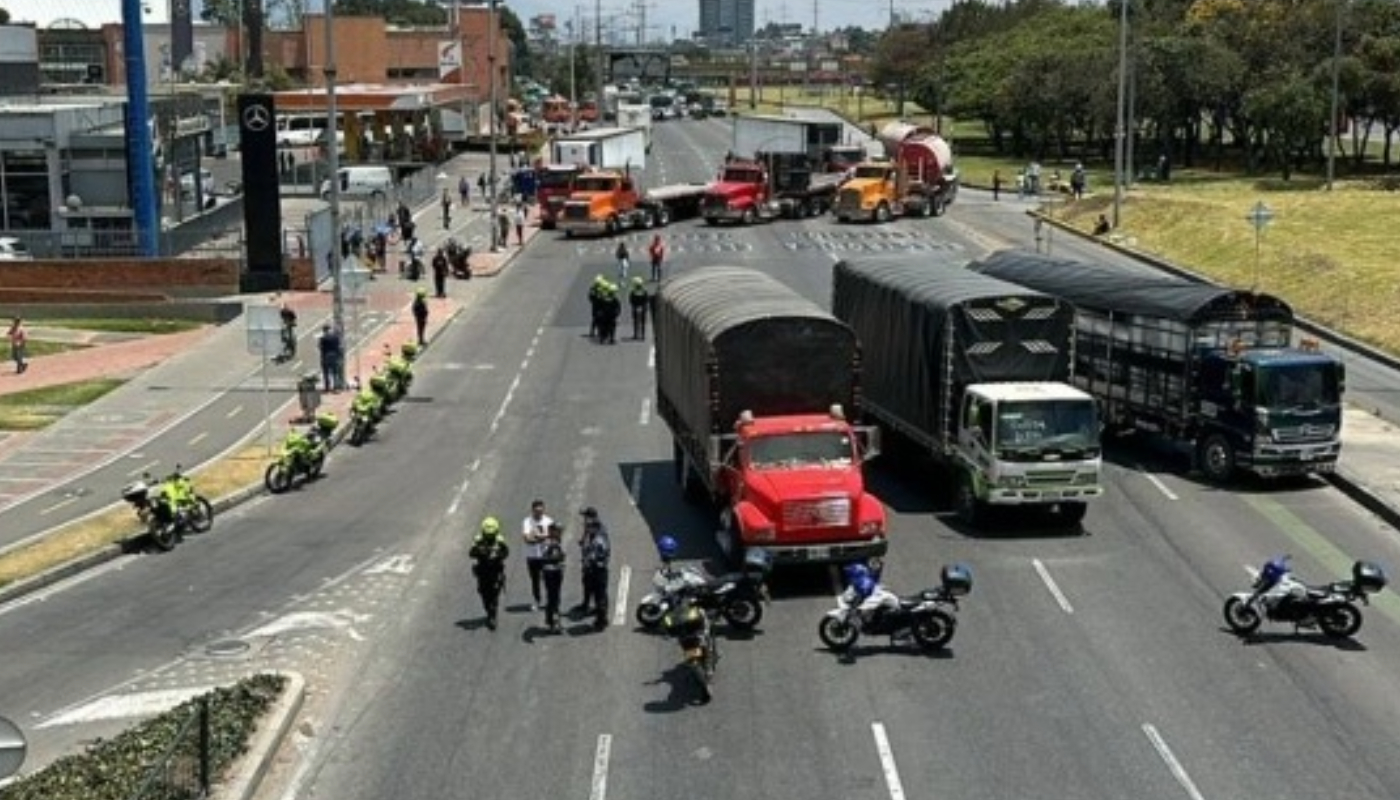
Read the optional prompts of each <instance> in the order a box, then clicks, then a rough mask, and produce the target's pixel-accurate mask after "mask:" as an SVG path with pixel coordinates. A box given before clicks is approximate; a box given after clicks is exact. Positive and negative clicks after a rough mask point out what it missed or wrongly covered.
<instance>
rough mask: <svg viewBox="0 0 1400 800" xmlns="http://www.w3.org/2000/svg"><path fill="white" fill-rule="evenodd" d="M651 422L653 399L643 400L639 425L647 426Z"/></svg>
mask: <svg viewBox="0 0 1400 800" xmlns="http://www.w3.org/2000/svg"><path fill="white" fill-rule="evenodd" d="M648 422H651V398H650V397H643V398H642V413H641V414H638V415H637V424H638V425H645V424H647V423H648Z"/></svg>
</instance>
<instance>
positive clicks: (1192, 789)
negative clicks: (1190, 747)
mask: <svg viewBox="0 0 1400 800" xmlns="http://www.w3.org/2000/svg"><path fill="white" fill-rule="evenodd" d="M1142 732H1143V733H1145V734H1147V740H1148V741H1149V742H1151V743H1152V748H1153V749H1154V750H1156V751H1157V755H1158V756H1161V758H1162V761H1164V762H1166V765H1167V769H1169V770H1171V773H1172V777H1173V778H1176V782H1177V783H1179V784H1181V788H1183V789H1185V790H1186V796H1187V797H1189V798H1191V800H1205V796H1204V795H1202V794H1201V790H1200V789H1197V788H1196V784H1195V782H1194V781H1192V780H1191V776H1190V775H1188V774H1187V773H1186V768H1185V767H1183V766H1181V762H1180V761H1178V760H1177V759H1176V756H1175V755H1173V754H1172V751H1171V748H1170V747H1167V742H1166V740H1165V739H1163V738H1162V734H1160V733H1158V732H1157V729H1156V728H1155V727H1153V726H1152V724H1151V723H1143V726H1142Z"/></svg>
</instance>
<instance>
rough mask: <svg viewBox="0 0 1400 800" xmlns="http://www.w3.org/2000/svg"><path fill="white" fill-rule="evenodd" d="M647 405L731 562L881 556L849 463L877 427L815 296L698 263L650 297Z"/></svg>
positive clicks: (845, 345)
mask: <svg viewBox="0 0 1400 800" xmlns="http://www.w3.org/2000/svg"><path fill="white" fill-rule="evenodd" d="M655 311H656V314H655V330H656V397H657V411H658V414H659V415H660V416H661V418H662V419H663V420H665V422H666V424H667V426H669V427H670V429H671V434H672V437H673V448H672V449H673V455H674V460H675V470H676V477H677V479H678V480H679V482H680V484H681V487H682V490H683V491H684V493H685V494H686V495H687V496H688V497H692V498H699V497H703V498H707V499H709V500H710V501H712V502H713V503H714V504H715V506H716V507H717V508H718V509H719V522H720V525H719V532H718V537H719V543H720V546H721V548H722V549H723V550H724V551H725V553H726V554H727V555H728V556H729V557H730V558H732V559H734V560H736V561H738V560H740V559H741V558H742V554H743V551H744V550H745V549H746V548H750V547H762V548H763V549H765V550H767V551H769V552H770V553H771V554H772V556H773V560H774V562H775V563H778V564H782V563H829V562H840V561H850V560H856V559H863V558H868V557H870V556H878V555H883V554H884V553H885V551H886V548H887V546H888V542H887V539H886V528H885V509H884V506H882V505H881V504H880V501H879V500H878V499H876V498H875V496H874V495H872V494H870V492H868V491H867V490H866V487H865V480H864V476H863V471H862V465H863V464H864V463H865V461H867V460H868V459H870V458H872V457H873V456H875V455H876V454H877V453H878V452H879V432H878V430H877V429H875V428H870V427H865V426H860V425H857V424H854V420H856V419H857V418H858V414H859V413H860V405H859V402H860V375H861V350H860V345H859V343H858V341H857V339H856V336H855V334H854V333H853V332H852V331H851V329H850V328H849V327H847V326H846V325H845V324H843V323H841V322H839V321H838V320H836V319H835V318H834V317H832V316H831V314H829V313H827V312H826V311H824V310H823V309H821V308H820V307H818V306H817V305H816V304H814V303H812V302H810V301H808V300H806V299H805V298H803V297H801V296H799V295H797V294H796V293H795V292H793V291H792V290H791V289H789V288H787V287H786V286H785V285H783V284H782V283H780V282H778V281H777V280H774V279H773V278H771V277H769V276H767V275H765V274H763V273H761V272H758V271H755V270H751V269H746V268H743V267H730V266H712V267H702V268H699V269H695V270H690V271H688V272H685V273H683V274H681V275H677V276H676V277H673V278H671V279H669V280H667V281H665V282H664V283H662V284H661V288H660V290H659V292H658V294H657V301H656V309H655Z"/></svg>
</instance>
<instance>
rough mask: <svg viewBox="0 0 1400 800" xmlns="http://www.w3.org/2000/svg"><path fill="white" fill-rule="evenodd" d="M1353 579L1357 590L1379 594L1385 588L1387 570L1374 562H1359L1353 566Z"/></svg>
mask: <svg viewBox="0 0 1400 800" xmlns="http://www.w3.org/2000/svg"><path fill="white" fill-rule="evenodd" d="M1351 579H1352V581H1354V582H1355V583H1356V588H1358V589H1361V590H1363V591H1367V592H1379V591H1380V590H1381V589H1384V588H1385V584H1386V577H1385V570H1383V569H1381V565H1380V564H1377V563H1375V562H1374V561H1358V562H1356V563H1355V564H1352V565H1351Z"/></svg>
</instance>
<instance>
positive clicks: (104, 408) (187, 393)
mask: <svg viewBox="0 0 1400 800" xmlns="http://www.w3.org/2000/svg"><path fill="white" fill-rule="evenodd" d="M482 160H483V161H484V158H483V159H482ZM479 167H480V165H474V164H472V163H471V162H470V161H467V162H466V163H457V162H456V161H454V162H449V163H448V164H445V165H444V171H445V172H447V173H448V175H449V176H451V177H450V179H449V180H448V181H447V182H446V183H447V184H450V185H451V186H452V187H454V188H455V186H456V180H457V176H458V175H461V174H472V175H474V174H475V172H474V171H473V170H478V169H479ZM454 199H455V193H454ZM481 208H482V211H480V212H477V211H476V210H475V208H474V209H473V210H472V212H470V213H465V214H464V213H461V212H460V210H458V212H457V213H455V214H454V215H453V219H452V225H451V228H450V230H442V229H441V226H440V220H441V217H440V214H441V212H440V207H439V206H438V205H436V204H431V205H425V206H423V207H422V208H420V209H419V210H418V211H417V213H416V214H415V217H416V218H417V220H418V223H419V230H420V232H421V233H420V236H421V238H422V240H423V242H424V246H425V248H426V250H427V254H428V257H429V258H431V254H432V252H433V250H434V249H435V248H436V247H437V245H438V244H439V243H440V242H442V241H445V240H446V239H447V238H448V237H449V236H453V237H456V238H457V239H458V240H459V241H465V242H468V243H473V242H480V243H481V244H480V245H479V246H477V245H474V246H473V250H474V252H473V255H472V258H471V266H472V273H473V276H474V277H475V278H476V280H473V281H463V280H459V279H453V278H449V280H448V297H447V298H445V299H438V298H434V297H431V291H432V285H431V283H432V282H431V279H430V278H429V279H427V280H425V281H423V282H420V283H418V284H414V283H410V282H409V281H407V280H404V279H402V278H400V277H399V276H398V275H396V274H394V273H392V272H391V273H389V274H387V275H386V274H381V275H379V276H378V278H377V279H376V280H374V281H372V282H370V283H369V284H367V286H366V288H365V304H364V305H362V306H359V314H358V316H359V318H360V321H361V328H362V330H361V332H360V334H361V335H360V336H359V337H356V335H355V332H354V331H348V332H347V333H348V336H347V338H348V340H349V342H348V343H349V344H350V345H351V347H355V346H356V343H355V342H354V339H355V338H361V341H360V342H359V343H358V351H359V353H360V357H361V368H362V369H363V371H364V374H365V375H366V376H367V375H368V374H369V372H370V371H371V370H372V369H373V368H374V367H376V366H378V364H379V362H380V361H381V360H382V358H383V356H382V352H383V350H384V347H385V346H386V345H388V346H391V347H392V348H394V349H395V350H397V348H398V347H399V346H400V345H401V344H403V343H404V342H407V341H412V340H413V339H414V336H415V330H414V322H413V317H412V314H411V311H410V304H411V301H412V297H413V294H414V292H415V290H416V288H417V287H418V286H426V287H427V288H428V290H429V292H430V297H429V308H430V312H429V326H428V331H427V336H428V338H429V339H430V340H431V338H432V337H435V336H436V335H437V334H438V333H440V332H441V330H442V329H443V328H444V327H445V326H446V325H448V324H449V323H450V322H451V320H452V319H453V318H454V317H455V316H456V315H457V314H458V313H459V312H460V311H461V309H462V308H463V307H465V306H466V305H467V304H469V303H470V302H471V300H472V298H474V297H475V296H476V295H478V294H480V292H481V291H482V289H481V284H479V283H478V281H479V280H480V279H483V278H486V279H489V278H490V277H492V276H495V275H497V274H499V273H500V272H501V271H502V270H503V269H504V268H505V266H506V265H507V264H508V263H509V262H510V260H511V259H513V258H514V256H515V255H516V254H517V253H518V252H520V251H521V249H522V248H521V247H520V246H518V245H515V244H514V243H512V244H511V245H510V246H508V247H505V248H502V249H501V251H500V252H498V253H491V252H489V240H488V239H487V229H486V227H485V226H486V224H487V222H488V220H487V216H488V214H487V213H485V206H482V207H481ZM532 216H533V215H532ZM433 223H439V224H438V225H436V226H435V225H434V224H433ZM532 223H533V219H532ZM434 227H437V228H438V229H437V230H433V228H434ZM537 230H538V228H537V227H536V226H535V225H534V224H530V225H527V226H526V229H525V243H526V244H527V245H528V243H529V241H530V240H531V239H532V238H533V236H534V235H535V233H536V232H537ZM513 239H514V231H513V230H512V240H513ZM238 299H240V300H242V301H243V302H244V303H245V305H253V304H262V303H272V304H275V305H281V304H286V305H288V306H290V307H292V308H293V309H295V310H296V311H297V316H298V322H299V324H298V334H299V341H298V357H299V358H298V359H297V360H294V361H293V362H292V363H290V364H287V365H279V366H278V368H277V372H276V373H275V377H274V381H273V388H274V389H275V390H276V391H277V396H276V397H275V398H274V402H275V403H277V404H278V408H277V409H276V411H275V413H274V419H275V420H276V423H275V429H274V435H275V436H278V437H280V436H282V435H284V434H285V432H286V430H287V429H288V428H289V426H290V424H291V422H290V421H291V420H292V419H295V418H297V417H299V416H300V407H299V406H298V404H297V403H296V398H295V394H294V386H295V380H296V378H297V377H299V376H300V375H301V374H304V373H308V372H317V373H319V364H318V355H317V350H316V342H315V336H316V335H317V334H319V331H320V328H321V325H322V324H323V323H324V322H326V321H328V320H329V319H330V316H331V304H332V296H331V291H330V288H329V287H324V288H323V289H322V290H321V291H317V292H287V293H280V294H270V295H248V296H242V297H240V298H238ZM351 319H352V309H351V308H347V309H346V324H347V328H348V327H350V326H351ZM74 338H79V339H84V340H87V341H94V342H95V341H97V340H98V339H99V338H100V337H87V336H77V335H74ZM108 338H109V339H110V338H112V337H108ZM116 338H123V337H116ZM430 353H431V347H429V348H428V349H427V351H426V352H425V357H431V356H430ZM346 362H347V363H346V366H347V377H353V374H351V373H353V369H354V363H355V357H354V355H353V352H352V353H347V358H346ZM261 365H262V359H261V358H260V357H258V356H254V355H252V354H250V353H249V352H248V350H247V342H246V328H245V323H244V322H243V321H242V320H235V321H233V322H230V323H228V324H225V325H223V326H217V327H215V326H210V327H205V328H200V329H197V330H193V331H188V332H184V333H178V334H167V335H160V336H147V337H141V338H137V339H129V340H126V341H114V342H111V343H107V344H100V345H99V344H94V346H91V347H87V348H84V349H80V350H73V351H69V352H65V353H59V354H54V355H51V356H45V357H42V358H40V359H36V360H31V366H30V368H29V369H28V370H27V371H26V372H25V374H23V375H15V374H14V373H13V372H12V371H11V372H7V373H0V395H5V394H12V393H14V392H19V391H26V390H30V389H36V388H43V387H47V386H55V385H60V384H66V383H72V382H76V381H86V380H94V379H98V378H123V379H129V380H128V382H127V383H126V384H124V385H123V386H121V387H119V388H118V389H116V390H114V391H113V392H111V393H109V394H108V395H106V396H104V397H103V398H101V399H100V400H98V401H96V402H95V403H93V404H92V405H90V406H88V407H85V408H83V409H79V410H77V411H75V412H73V413H71V414H69V415H68V416H67V417H65V418H64V419H62V420H60V421H58V422H57V423H55V424H53V425H51V426H49V427H47V428H45V429H43V430H40V431H35V432H32V433H31V432H0V514H3V513H4V512H5V511H7V510H9V509H11V508H14V507H15V506H17V505H19V504H21V503H24V502H26V501H27V500H30V499H32V498H34V497H36V496H39V495H43V494H45V493H55V492H60V491H62V490H63V489H64V487H65V486H67V485H69V484H71V483H72V482H73V481H75V480H76V479H78V478H79V477H81V476H82V475H85V474H87V473H90V472H93V471H94V470H96V469H99V468H101V467H102V466H104V465H106V464H110V463H112V462H113V461H115V460H117V459H120V458H123V457H126V456H128V455H129V454H132V453H134V452H136V451H139V450H141V449H142V448H145V447H147V446H148V445H149V444H150V443H152V442H154V441H158V440H160V437H161V436H162V434H164V433H168V432H169V431H170V429H171V428H173V427H175V426H176V425H177V424H178V423H179V422H180V421H181V420H182V419H184V418H186V417H188V416H190V415H191V414H192V413H195V412H197V411H198V410H199V409H201V408H203V407H205V406H208V405H210V404H212V403H214V402H215V401H217V400H218V399H219V398H220V397H222V396H224V395H226V394H227V393H228V392H229V391H231V390H234V389H237V388H239V386H240V385H242V384H249V383H252V382H257V383H258V386H259V387H260V386H261V384H260V382H258V381H255V380H254V376H256V375H260V374H261V373H260V369H261ZM289 394H291V400H286V399H285V398H286V397H287V396H288V395H289ZM321 398H322V409H324V410H329V411H332V412H333V413H335V414H336V415H337V416H338V417H339V418H340V419H341V421H342V422H344V421H346V420H348V419H349V405H350V401H351V399H352V393H350V392H341V393H337V394H323V395H322V396H321ZM253 422H254V420H253V419H252V418H251V417H250V419H249V423H248V424H249V429H248V430H247V431H244V432H243V435H241V436H240V437H239V438H241V439H244V440H248V439H249V437H251V436H252V435H254V434H257V433H259V431H260V428H261V426H262V422H263V420H262V419H261V418H258V419H256V420H255V422H256V423H257V424H256V425H254V424H253ZM205 463H207V462H205ZM185 466H186V467H187V468H188V469H194V468H196V466H198V465H197V464H196V463H193V462H192V463H188V464H186V465H185ZM77 516H81V515H74V516H72V517H69V516H62V515H60V516H57V517H55V518H53V520H52V523H53V527H57V526H59V525H61V524H63V523H66V522H68V521H70V520H71V519H72V518H76V517H77ZM7 544H10V543H9V542H8V541H0V551H3V550H4V549H5V546H6V545H7Z"/></svg>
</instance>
